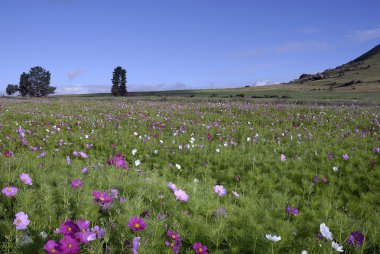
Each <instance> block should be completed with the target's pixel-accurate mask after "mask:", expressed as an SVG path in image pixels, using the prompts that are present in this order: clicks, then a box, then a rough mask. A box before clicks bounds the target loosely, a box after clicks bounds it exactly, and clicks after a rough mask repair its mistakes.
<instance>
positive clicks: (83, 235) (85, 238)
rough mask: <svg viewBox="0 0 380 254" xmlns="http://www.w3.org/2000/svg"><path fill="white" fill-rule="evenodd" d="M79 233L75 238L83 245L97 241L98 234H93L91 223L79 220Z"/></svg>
mask: <svg viewBox="0 0 380 254" xmlns="http://www.w3.org/2000/svg"><path fill="white" fill-rule="evenodd" d="M76 224H77V226H78V228H79V232H77V233H75V238H76V239H77V240H79V241H80V242H81V243H88V242H89V241H93V240H95V239H96V233H94V232H91V231H90V229H89V226H90V221H88V220H82V219H79V220H78V221H77V223H76Z"/></svg>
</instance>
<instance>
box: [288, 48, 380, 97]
mask: <svg viewBox="0 0 380 254" xmlns="http://www.w3.org/2000/svg"><path fill="white" fill-rule="evenodd" d="M288 84H299V85H302V86H303V87H304V86H306V87H307V86H310V87H312V89H317V90H318V89H323V90H326V89H327V90H330V91H334V90H340V91H348V90H357V91H363V92H364V91H367V92H372V91H380V44H379V45H377V46H376V47H374V48H373V49H371V50H369V51H368V52H366V53H364V54H363V55H361V56H359V57H357V58H356V59H354V60H352V61H350V62H348V63H346V64H343V65H341V66H338V67H336V68H334V69H327V70H325V71H323V72H321V73H316V74H302V75H301V76H300V77H299V78H298V79H296V80H293V81H291V82H289V83H288Z"/></svg>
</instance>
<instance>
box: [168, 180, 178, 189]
mask: <svg viewBox="0 0 380 254" xmlns="http://www.w3.org/2000/svg"><path fill="white" fill-rule="evenodd" d="M168 187H169V189H171V190H172V191H176V190H177V186H176V185H175V184H174V183H172V182H170V183H169V184H168Z"/></svg>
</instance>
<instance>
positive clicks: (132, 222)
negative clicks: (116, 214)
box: [128, 216, 147, 232]
mask: <svg viewBox="0 0 380 254" xmlns="http://www.w3.org/2000/svg"><path fill="white" fill-rule="evenodd" d="M128 227H129V228H130V229H132V231H133V232H139V231H143V230H144V229H145V228H146V227H147V225H146V223H145V221H144V219H143V218H139V217H137V216H135V217H133V218H130V219H129V223H128Z"/></svg>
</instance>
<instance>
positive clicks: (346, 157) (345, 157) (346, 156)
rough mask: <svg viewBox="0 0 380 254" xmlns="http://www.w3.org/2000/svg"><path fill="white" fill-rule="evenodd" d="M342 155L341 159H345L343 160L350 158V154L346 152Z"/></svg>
mask: <svg viewBox="0 0 380 254" xmlns="http://www.w3.org/2000/svg"><path fill="white" fill-rule="evenodd" d="M342 157H343V160H345V161H346V160H348V159H349V158H350V156H348V154H343V156H342Z"/></svg>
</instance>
